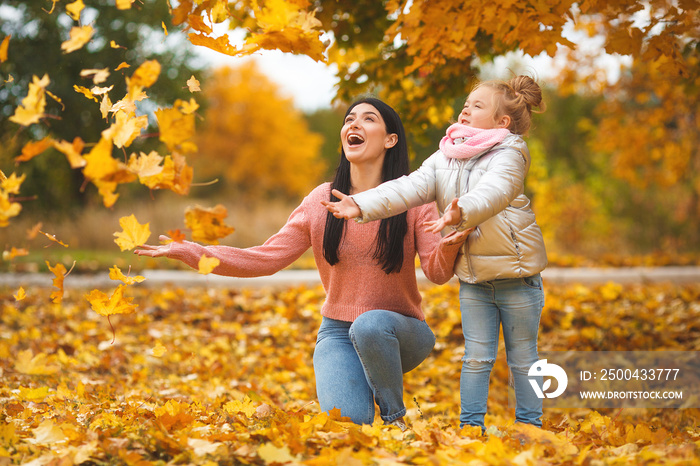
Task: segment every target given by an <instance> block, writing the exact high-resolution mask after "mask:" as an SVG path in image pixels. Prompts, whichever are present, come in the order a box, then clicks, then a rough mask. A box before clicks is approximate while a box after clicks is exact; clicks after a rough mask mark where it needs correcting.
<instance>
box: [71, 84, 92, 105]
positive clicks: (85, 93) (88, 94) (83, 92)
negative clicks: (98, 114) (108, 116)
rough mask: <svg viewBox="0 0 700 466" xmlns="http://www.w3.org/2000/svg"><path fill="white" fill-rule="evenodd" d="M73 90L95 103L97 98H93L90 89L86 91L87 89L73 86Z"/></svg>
mask: <svg viewBox="0 0 700 466" xmlns="http://www.w3.org/2000/svg"><path fill="white" fill-rule="evenodd" d="M73 89H75V92H77V93H79V94H83V95H84V96H85V97H87V98H88V99H92V100H94V101H95V102H97V97H95V94H93V93H92V91H91V90H90V89H88V88H87V87H85V86H78V85H76V84H73Z"/></svg>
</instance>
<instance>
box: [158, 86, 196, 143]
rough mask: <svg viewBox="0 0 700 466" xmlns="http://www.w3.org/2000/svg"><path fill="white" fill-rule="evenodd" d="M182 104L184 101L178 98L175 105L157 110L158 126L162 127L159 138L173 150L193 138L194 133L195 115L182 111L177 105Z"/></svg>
mask: <svg viewBox="0 0 700 466" xmlns="http://www.w3.org/2000/svg"><path fill="white" fill-rule="evenodd" d="M182 104H183V102H182V101H181V100H179V99H178V100H176V101H175V107H173V108H162V109H159V110H156V111H155V115H156V118H157V119H158V126H159V127H160V136H159V139H160V140H161V141H163V142H164V143H165V145H166V146H168V149H170V150H171V151H175V150H177V149H178V148H180V147H181V146H182V145H183V143H184V142H186V141H187V140H189V139H191V138H192V136H193V135H194V115H192V114H191V113H190V114H185V113H183V112H181V111H180V110H179V109H178V108H177V107H178V106H181V105H182ZM195 150H196V147H195Z"/></svg>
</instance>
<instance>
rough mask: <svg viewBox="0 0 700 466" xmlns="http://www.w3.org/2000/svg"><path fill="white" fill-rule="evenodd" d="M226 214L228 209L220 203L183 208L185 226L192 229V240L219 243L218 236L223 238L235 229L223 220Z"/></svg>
mask: <svg viewBox="0 0 700 466" xmlns="http://www.w3.org/2000/svg"><path fill="white" fill-rule="evenodd" d="M227 216H228V211H227V210H226V207H224V206H223V205H221V204H219V205H217V206H216V207H211V208H204V207H200V206H195V207H188V208H187V209H186V210H185V226H186V227H187V228H189V229H190V230H191V231H192V240H193V241H198V242H203V243H207V244H219V241H218V240H219V238H224V237H225V236H228V235H230V234H231V233H233V232H234V231H235V229H234V228H233V227H231V226H228V225H226V223H225V222H224V219H225V218H226V217H227Z"/></svg>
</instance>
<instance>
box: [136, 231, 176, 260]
mask: <svg viewBox="0 0 700 466" xmlns="http://www.w3.org/2000/svg"><path fill="white" fill-rule="evenodd" d="M158 239H159V240H160V242H161V243H166V244H159V245H158V246H151V245H149V244H142V245H141V246H138V247H137V248H136V249H135V250H134V254H136V255H137V256H149V257H167V256H168V254H169V253H170V245H171V244H172V240H171V239H170V238H168V237H167V236H165V235H160V237H158Z"/></svg>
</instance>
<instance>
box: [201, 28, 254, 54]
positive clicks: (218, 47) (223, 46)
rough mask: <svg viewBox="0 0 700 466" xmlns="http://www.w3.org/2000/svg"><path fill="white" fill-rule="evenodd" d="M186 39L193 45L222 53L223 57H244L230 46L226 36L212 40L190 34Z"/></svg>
mask: <svg viewBox="0 0 700 466" xmlns="http://www.w3.org/2000/svg"><path fill="white" fill-rule="evenodd" d="M187 38H188V39H189V41H190V42H191V43H192V44H193V45H201V46H202V47H206V48H208V49H212V50H214V51H216V52H220V53H223V54H224V55H230V56H232V57H235V56H238V55H245V52H244V51H243V50H241V49H239V48H237V47H234V46H232V45H231V44H230V42H229V38H228V36H227V35H223V36H219V37H217V38H212V37H209V36H206V35H204V34H199V33H195V32H190V33H189V35H188V36H187Z"/></svg>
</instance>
